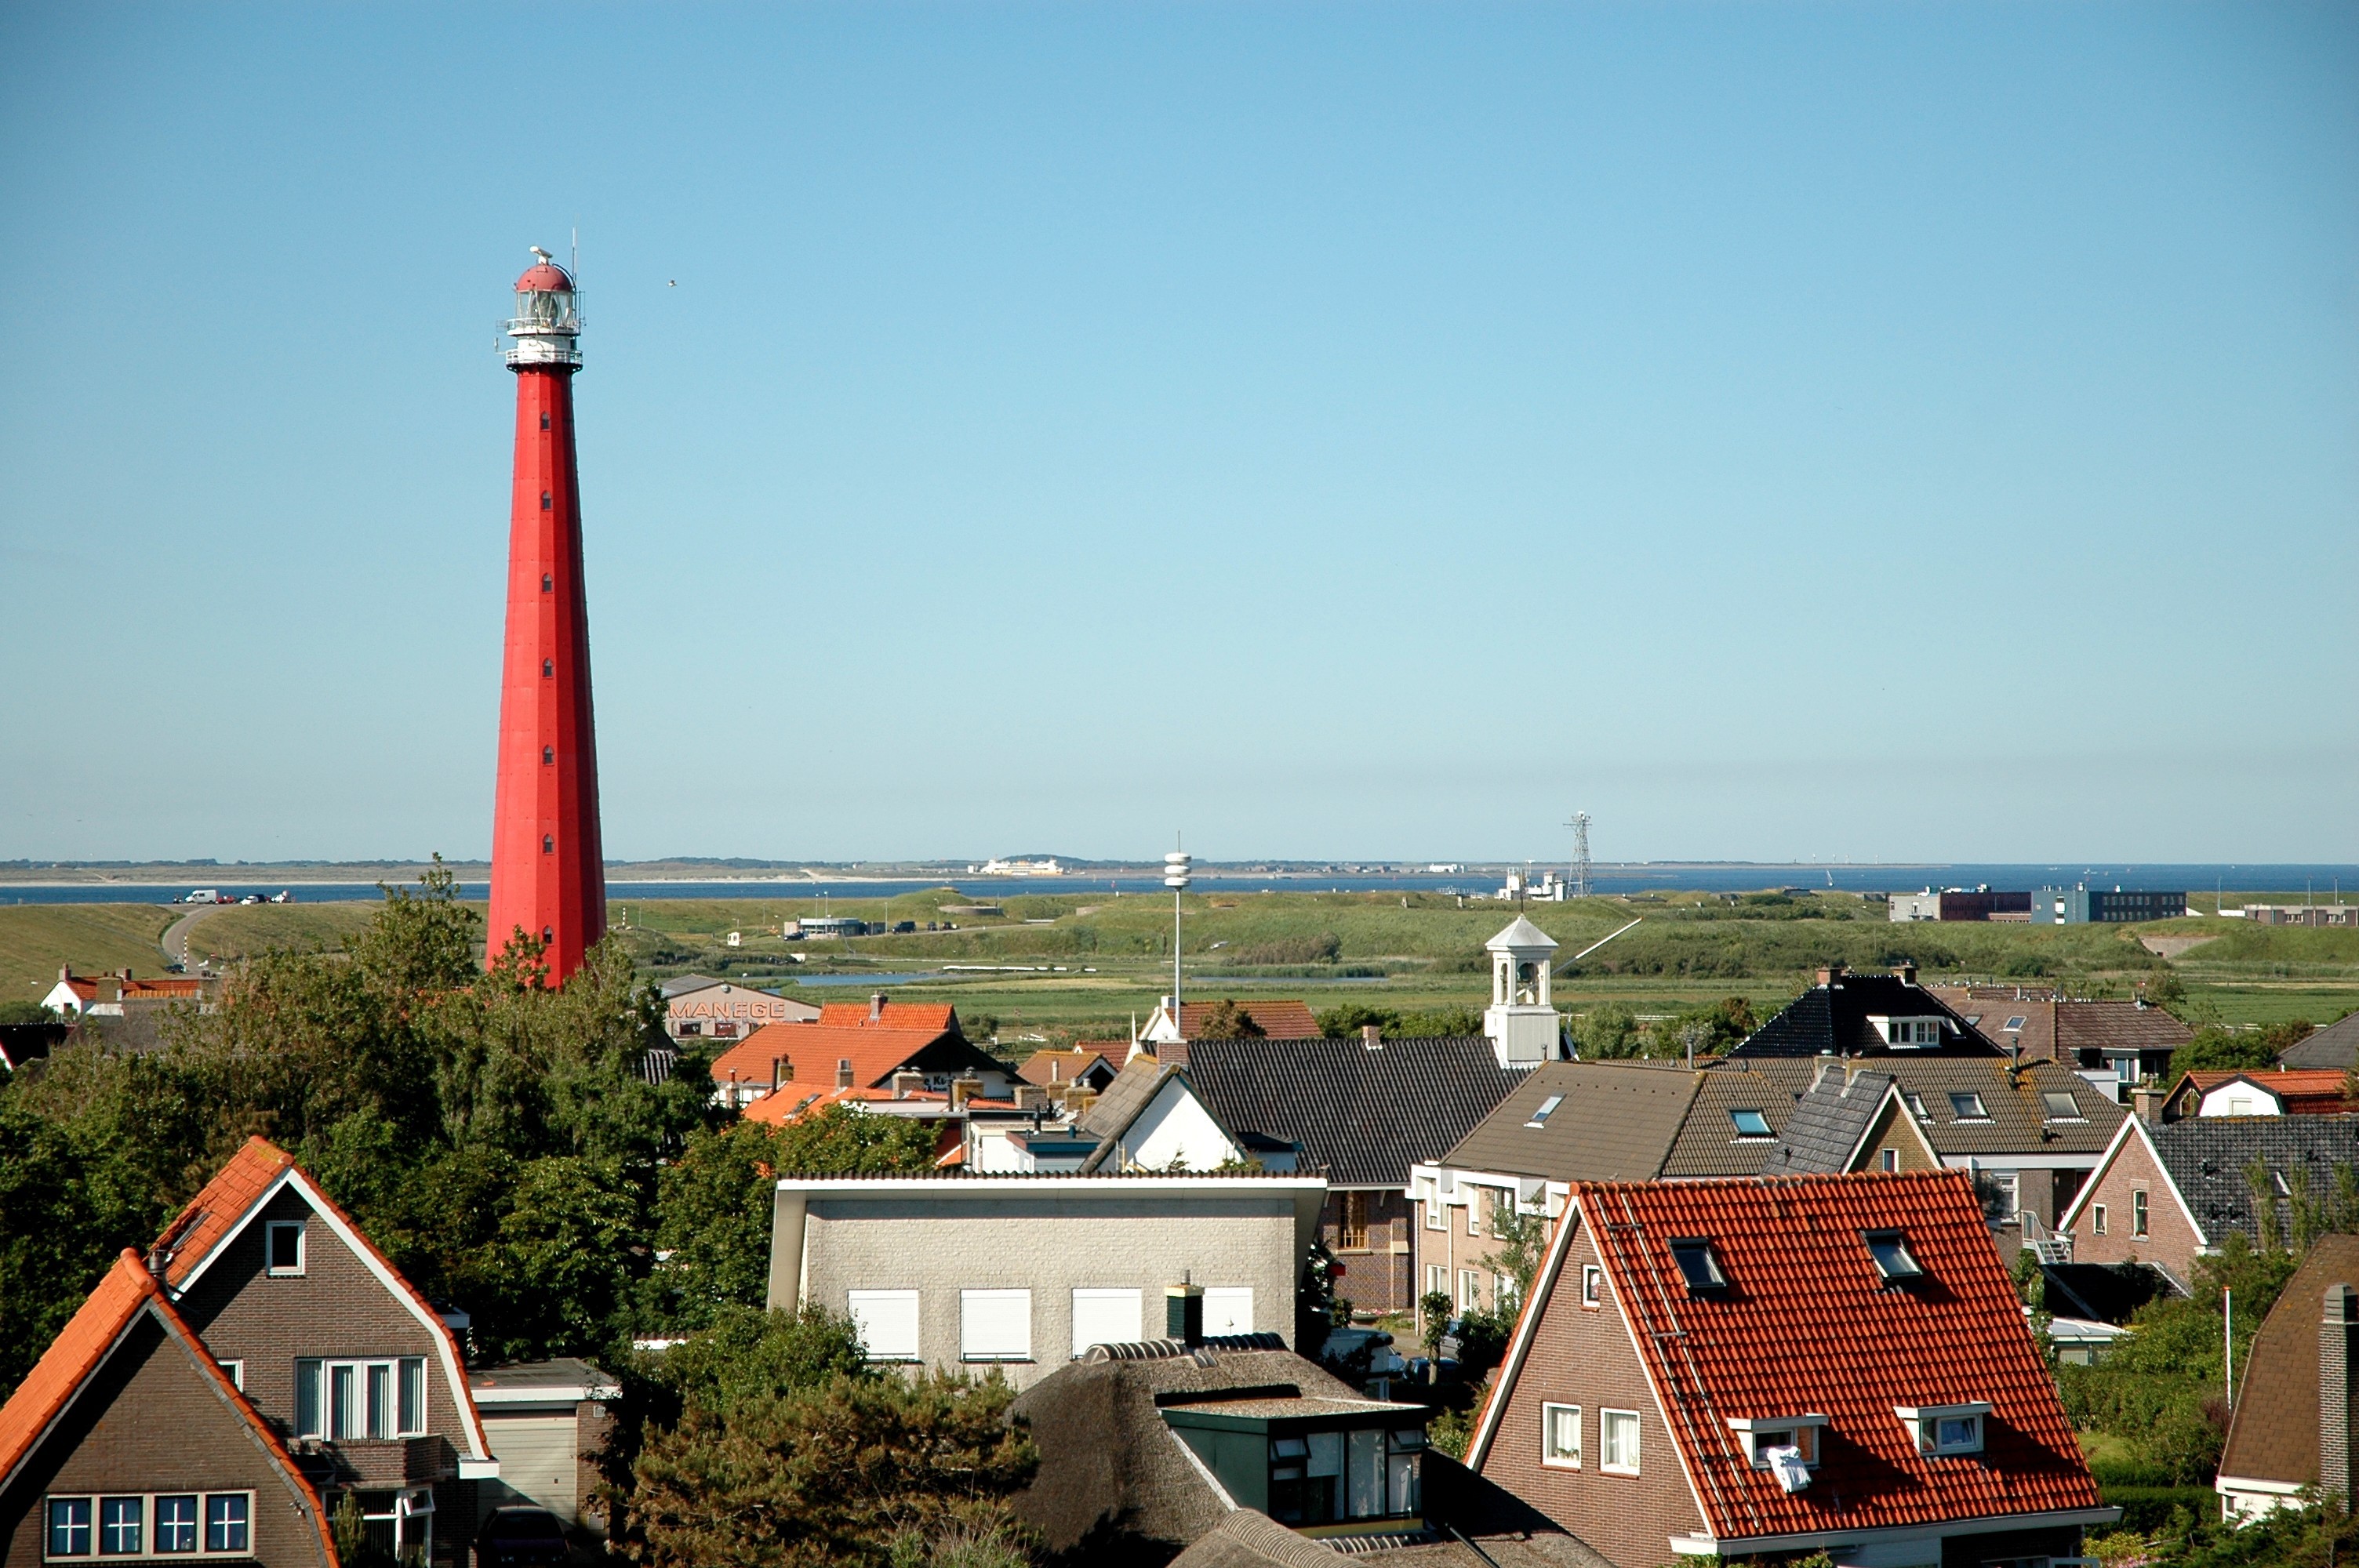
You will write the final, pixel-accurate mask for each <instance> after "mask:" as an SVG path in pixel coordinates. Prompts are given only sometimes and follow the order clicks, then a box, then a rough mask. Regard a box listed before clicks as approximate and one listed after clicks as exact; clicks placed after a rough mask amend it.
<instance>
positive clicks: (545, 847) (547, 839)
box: [540, 833, 557, 855]
mask: <svg viewBox="0 0 2359 1568" xmlns="http://www.w3.org/2000/svg"><path fill="white" fill-rule="evenodd" d="M540 852H541V853H542V854H544V855H554V854H556V853H557V839H556V838H555V837H554V836H553V835H550V834H547V833H544V834H542V835H541V836H540Z"/></svg>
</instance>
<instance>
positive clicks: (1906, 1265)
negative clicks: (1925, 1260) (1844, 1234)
mask: <svg viewBox="0 0 2359 1568" xmlns="http://www.w3.org/2000/svg"><path fill="white" fill-rule="evenodd" d="M1860 1239H1861V1240H1862V1241H1864V1242H1866V1243H1867V1255H1868V1257H1869V1258H1870V1259H1871V1260H1874V1262H1875V1271H1876V1273H1877V1275H1878V1276H1879V1277H1881V1278H1882V1279H1883V1281H1884V1282H1885V1283H1886V1284H1887V1285H1901V1284H1907V1283H1908V1281H1911V1280H1921V1279H1923V1278H1924V1277H1925V1270H1924V1267H1923V1265H1921V1264H1919V1262H1918V1261H1917V1257H1916V1254H1915V1253H1913V1252H1911V1251H1909V1250H1908V1235H1907V1234H1906V1233H1905V1232H1902V1231H1897V1230H1869V1231H1864V1232H1862V1233H1861V1236H1860Z"/></svg>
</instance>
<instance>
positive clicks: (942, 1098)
mask: <svg viewBox="0 0 2359 1568" xmlns="http://www.w3.org/2000/svg"><path fill="white" fill-rule="evenodd" d="M966 1103H967V1104H968V1105H970V1106H972V1107H973V1108H975V1109H977V1110H1014V1109H1015V1108H1016V1102H1015V1101H1014V1100H1012V1099H986V1098H984V1097H983V1096H981V1095H976V1096H975V1097H974V1098H972V1099H970V1100H968V1101H967V1102H966ZM832 1105H910V1106H921V1107H924V1108H927V1109H929V1110H931V1111H933V1112H935V1113H936V1114H937V1115H939V1116H940V1118H941V1119H945V1120H948V1119H950V1118H951V1097H950V1096H948V1095H946V1094H943V1093H941V1092H940V1091H939V1090H935V1089H919V1090H918V1091H917V1092H916V1093H914V1094H910V1095H907V1096H897V1095H895V1094H894V1092H893V1091H892V1090H891V1089H890V1088H889V1087H888V1088H873V1087H872V1088H852V1089H821V1088H811V1087H804V1086H802V1085H799V1084H788V1085H786V1086H784V1087H780V1088H778V1089H777V1090H774V1091H773V1092H771V1093H769V1094H766V1095H764V1096H763V1097H762V1098H759V1099H757V1100H752V1101H749V1102H748V1103H747V1104H746V1107H745V1119H746V1120H748V1121H759V1122H762V1123H765V1124H766V1125H767V1126H771V1127H783V1126H785V1125H786V1124H787V1123H788V1122H790V1121H800V1120H801V1119H803V1118H804V1117H806V1116H809V1115H810V1114H812V1113H813V1112H815V1111H821V1110H825V1109H826V1108H828V1107H829V1106H832ZM904 1114H913V1115H915V1116H916V1118H917V1119H919V1120H920V1121H929V1120H932V1119H934V1117H932V1116H929V1115H926V1114H924V1112H922V1111H920V1112H914V1113H904Z"/></svg>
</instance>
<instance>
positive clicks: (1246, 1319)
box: [1204, 1285, 1254, 1334]
mask: <svg viewBox="0 0 2359 1568" xmlns="http://www.w3.org/2000/svg"><path fill="white" fill-rule="evenodd" d="M1253 1331H1254V1320H1253V1287H1252V1286H1251V1285H1208V1286H1206V1287H1205V1290H1204V1332H1205V1333H1206V1334H1251V1333H1252V1332H1253Z"/></svg>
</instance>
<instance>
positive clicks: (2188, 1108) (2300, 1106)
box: [2162, 1067, 2352, 1121]
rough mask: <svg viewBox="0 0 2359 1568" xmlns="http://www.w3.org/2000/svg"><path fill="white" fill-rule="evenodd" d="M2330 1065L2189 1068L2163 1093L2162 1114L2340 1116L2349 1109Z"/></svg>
mask: <svg viewBox="0 0 2359 1568" xmlns="http://www.w3.org/2000/svg"><path fill="white" fill-rule="evenodd" d="M2345 1081H2346V1080H2345V1078H2344V1076H2343V1074H2341V1073H2339V1072H2336V1071H2334V1070H2333V1069H2332V1068H2295V1069H2288V1068H2282V1067H2280V1068H2277V1069H2273V1070H2270V1071H2267V1072H2250V1071H2227V1070H2222V1071H2218V1072H2190V1073H2181V1074H2180V1075H2179V1081H2178V1082H2177V1083H2175V1084H2173V1085H2171V1086H2170V1092H2169V1094H2167V1095H2165V1096H2164V1097H2163V1100H2162V1119H2163V1120H2165V1121H2180V1120H2183V1119H2186V1118H2188V1117H2190V1116H2341V1115H2343V1114H2345V1113H2347V1112H2348V1111H2349V1110H2350V1109H2351V1108H2352V1107H2351V1101H2350V1100H2349V1099H2348V1098H2345V1097H2344V1095H2343V1085H2344V1083H2345Z"/></svg>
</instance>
